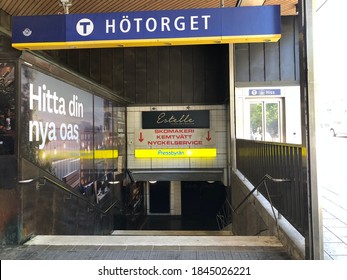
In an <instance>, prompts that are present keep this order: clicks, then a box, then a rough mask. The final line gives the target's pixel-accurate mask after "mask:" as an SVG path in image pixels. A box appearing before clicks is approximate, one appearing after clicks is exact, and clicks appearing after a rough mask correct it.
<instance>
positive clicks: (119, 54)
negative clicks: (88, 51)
mask: <svg viewBox="0 0 347 280" xmlns="http://www.w3.org/2000/svg"><path fill="white" fill-rule="evenodd" d="M112 63H113V90H114V91H115V92H116V94H118V95H120V96H124V49H114V51H113V62H112Z"/></svg>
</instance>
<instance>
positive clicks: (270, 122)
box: [265, 102, 280, 142]
mask: <svg viewBox="0 0 347 280" xmlns="http://www.w3.org/2000/svg"><path fill="white" fill-rule="evenodd" d="M265 123H266V132H265V133H266V134H265V141H273V142H279V141H280V138H279V133H278V132H279V104H278V103H277V102H276V103H266V119H265Z"/></svg>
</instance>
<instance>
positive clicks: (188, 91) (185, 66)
mask: <svg viewBox="0 0 347 280" xmlns="http://www.w3.org/2000/svg"><path fill="white" fill-rule="evenodd" d="M193 77H194V73H193V47H192V46H187V47H185V48H182V103H185V104H189V103H191V104H192V103H193V102H194V88H193Z"/></svg>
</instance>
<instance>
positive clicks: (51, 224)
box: [18, 159, 124, 241]
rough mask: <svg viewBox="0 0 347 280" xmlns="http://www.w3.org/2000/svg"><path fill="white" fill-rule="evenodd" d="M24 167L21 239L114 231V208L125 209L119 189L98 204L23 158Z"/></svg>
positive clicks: (111, 189) (93, 198) (22, 176)
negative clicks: (44, 235)
mask: <svg viewBox="0 0 347 280" xmlns="http://www.w3.org/2000/svg"><path fill="white" fill-rule="evenodd" d="M22 166H23V167H22V170H23V171H24V172H22V174H21V176H20V178H21V180H19V181H18V183H19V185H20V190H21V191H20V193H21V198H22V203H21V204H22V209H21V225H20V226H21V228H22V231H21V236H20V239H21V240H24V241H25V240H26V239H28V238H30V236H33V235H37V234H57V235H61V234H63V235H65V234H68V235H96V234H97V235H98V234H109V233H110V232H111V231H112V230H113V229H114V226H113V225H114V213H115V212H114V211H113V209H115V211H117V210H116V209H120V211H121V212H122V211H123V208H124V207H123V203H122V202H120V201H119V200H118V197H119V196H120V188H119V187H118V186H117V188H116V187H112V188H110V191H109V192H108V193H107V194H108V195H106V196H105V197H104V199H103V200H102V202H101V203H100V202H99V203H97V200H96V197H95V196H86V195H83V194H82V193H80V191H79V190H78V189H76V188H75V189H74V188H71V187H70V186H68V185H67V184H65V183H64V182H60V181H59V180H58V179H57V178H54V177H53V176H52V175H51V174H49V173H48V172H46V171H45V170H42V169H39V168H37V167H36V166H34V165H33V164H32V163H30V162H29V161H26V160H24V159H23V160H22ZM25 178H27V179H25Z"/></svg>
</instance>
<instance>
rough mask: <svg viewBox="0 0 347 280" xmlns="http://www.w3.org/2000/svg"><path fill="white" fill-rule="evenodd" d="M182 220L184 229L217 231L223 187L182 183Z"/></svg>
mask: <svg viewBox="0 0 347 280" xmlns="http://www.w3.org/2000/svg"><path fill="white" fill-rule="evenodd" d="M181 186H182V189H181V203H182V220H183V221H184V223H185V227H186V228H190V229H196V230H218V224H217V220H216V216H217V213H218V211H219V209H220V207H221V206H222V204H223V202H224V200H225V198H226V191H225V187H224V185H223V184H222V183H221V182H213V183H208V182H205V181H202V182H198V181H191V182H182V185H181Z"/></svg>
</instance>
